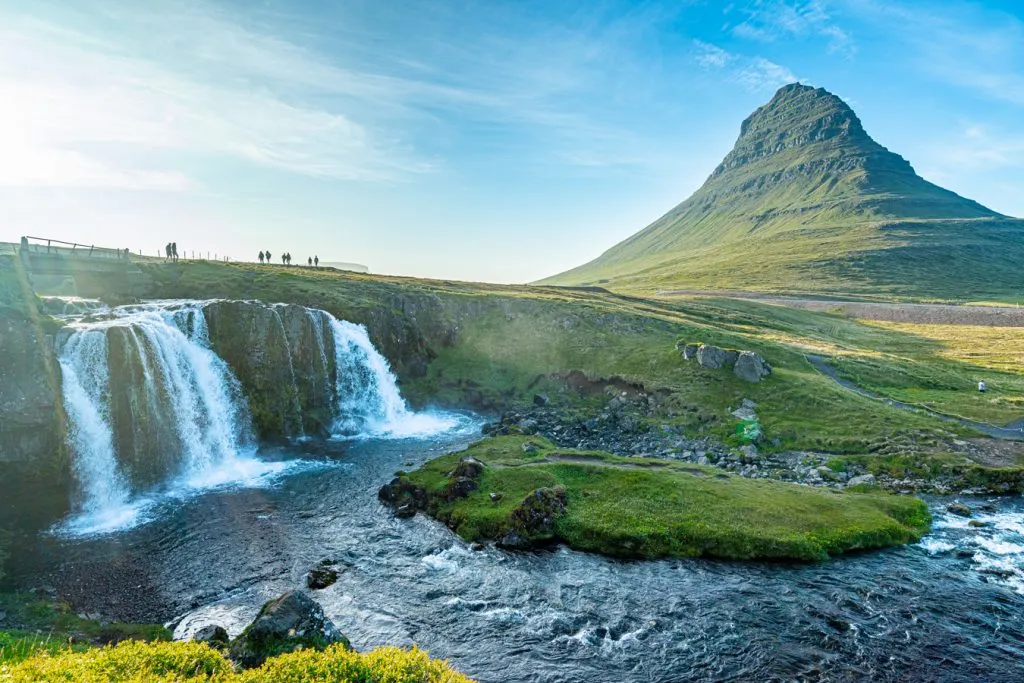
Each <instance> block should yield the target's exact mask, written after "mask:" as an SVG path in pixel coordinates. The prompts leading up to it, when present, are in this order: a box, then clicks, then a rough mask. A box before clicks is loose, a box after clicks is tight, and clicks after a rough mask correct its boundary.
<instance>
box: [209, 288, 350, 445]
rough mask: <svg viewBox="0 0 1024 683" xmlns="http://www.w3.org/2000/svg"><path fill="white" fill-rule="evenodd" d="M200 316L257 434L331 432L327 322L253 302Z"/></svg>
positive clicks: (216, 306)
mask: <svg viewBox="0 0 1024 683" xmlns="http://www.w3.org/2000/svg"><path fill="white" fill-rule="evenodd" d="M203 312H204V314H205V317H206V324H207V328H208V330H209V337H210V345H211V346H212V347H213V350H214V351H215V352H216V353H217V355H218V356H220V357H221V358H223V359H224V361H225V362H226V363H227V364H228V366H229V367H230V368H231V370H232V372H234V374H235V376H236V377H238V380H239V381H240V382H241V384H242V388H243V390H244V392H245V395H246V397H247V398H248V400H249V408H250V410H251V411H252V416H253V423H254V425H255V427H256V430H257V432H258V433H259V434H260V436H262V437H280V436H287V437H294V436H301V435H307V436H326V435H327V434H329V432H330V426H331V422H332V408H331V405H330V396H331V394H332V392H331V391H330V387H331V386H333V383H334V381H335V378H336V374H335V373H336V368H335V362H334V346H333V336H332V333H331V330H330V327H329V325H328V323H327V321H326V318H324V317H323V316H321V315H317V314H316V313H315V312H313V311H310V310H309V309H306V308H304V307H302V306H293V305H267V304H263V303H260V302H255V301H217V302H213V303H210V304H208V305H207V306H205V307H204V309H203Z"/></svg>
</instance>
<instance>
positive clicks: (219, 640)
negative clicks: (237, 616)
mask: <svg viewBox="0 0 1024 683" xmlns="http://www.w3.org/2000/svg"><path fill="white" fill-rule="evenodd" d="M192 640H194V641H196V642H197V643H206V644H207V645H209V646H210V647H212V648H214V649H217V650H224V649H226V648H227V647H228V644H229V643H230V642H231V637H230V636H228V632H227V630H226V629H225V628H224V627H223V626H219V625H217V624H210V625H209V626H204V627H202V628H201V629H199V630H198V631H196V632H195V635H193V636H192Z"/></svg>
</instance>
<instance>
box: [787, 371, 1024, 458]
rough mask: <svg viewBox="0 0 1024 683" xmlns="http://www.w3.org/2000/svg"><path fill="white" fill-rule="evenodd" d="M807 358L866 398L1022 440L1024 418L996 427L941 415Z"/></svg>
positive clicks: (998, 437)
mask: <svg viewBox="0 0 1024 683" xmlns="http://www.w3.org/2000/svg"><path fill="white" fill-rule="evenodd" d="M807 360H808V361H810V363H811V365H813V366H814V368H815V369H816V370H817V371H818V372H820V373H821V374H823V375H825V376H827V377H830V378H831V379H833V380H834V381H835V382H836V383H837V384H839V385H840V386H842V387H844V388H846V389H849V390H850V391H855V392H857V393H858V394H860V395H861V396H867V397H868V398H872V399H875V400H876V401H882V402H883V403H886V404H888V405H891V406H893V407H894V408H900V409H902V410H913V411H917V412H921V413H927V414H929V415H931V416H932V417H936V418H938V419H940V420H945V421H946V422H958V423H960V424H962V425H964V426H965V427H970V428H971V429H975V430H977V431H979V432H981V433H982V434H987V435H988V436H991V437H993V438H995V439H1011V440H1024V420H1018V421H1017V422H1014V423H1013V424H1011V425H1009V426H1007V427H996V426H994V425H990V424H986V423H984V422H974V421H972V420H965V419H963V418H959V417H953V416H951V415H943V414H942V413H937V412H935V411H933V410H928V409H927V408H924V407H922V406H916V405H913V404H910V403H903V402H902V401H897V400H895V399H891V398H886V397H885V396H881V395H879V394H876V393H874V392H873V391H868V390H867V389H865V388H863V387H859V386H857V385H856V384H854V383H853V382H851V381H849V380H847V379H843V378H842V377H840V376H839V373H838V372H836V369H835V368H834V367H832V366H831V365H829V364H828V362H827V361H826V360H825V359H824V358H822V357H821V356H815V355H812V354H807Z"/></svg>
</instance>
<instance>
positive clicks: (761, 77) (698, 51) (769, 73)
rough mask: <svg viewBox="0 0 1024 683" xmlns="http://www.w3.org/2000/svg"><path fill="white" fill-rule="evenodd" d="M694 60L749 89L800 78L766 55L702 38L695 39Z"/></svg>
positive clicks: (772, 86)
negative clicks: (733, 49) (751, 54)
mask: <svg viewBox="0 0 1024 683" xmlns="http://www.w3.org/2000/svg"><path fill="white" fill-rule="evenodd" d="M694 60H695V61H696V62H697V64H698V65H700V66H701V67H702V68H704V69H707V70H713V71H721V72H724V73H725V74H726V77H727V78H728V79H729V80H731V81H732V82H734V83H738V84H739V85H741V86H743V87H744V88H746V89H747V90H749V91H751V92H755V93H762V92H766V91H770V90H776V89H778V88H781V87H782V86H784V85H787V84H789V83H794V82H796V81H799V80H800V79H799V78H797V76H796V74H794V73H793V72H792V71H790V70H789V69H788V68H787V67H785V66H782V65H781V64H776V63H775V62H773V61H771V60H768V59H765V58H764V57H747V56H745V55H740V54H737V53H733V52H728V51H727V50H723V49H722V48H720V47H718V46H717V45H712V44H711V43H706V42H704V41H701V40H695V41H694Z"/></svg>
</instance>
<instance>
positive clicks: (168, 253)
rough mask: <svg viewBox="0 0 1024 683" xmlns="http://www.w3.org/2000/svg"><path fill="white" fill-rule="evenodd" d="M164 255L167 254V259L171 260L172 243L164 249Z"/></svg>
mask: <svg viewBox="0 0 1024 683" xmlns="http://www.w3.org/2000/svg"><path fill="white" fill-rule="evenodd" d="M164 254H166V256H165V258H171V243H170V242H168V243H167V246H166V247H164Z"/></svg>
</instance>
